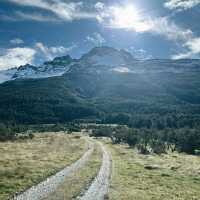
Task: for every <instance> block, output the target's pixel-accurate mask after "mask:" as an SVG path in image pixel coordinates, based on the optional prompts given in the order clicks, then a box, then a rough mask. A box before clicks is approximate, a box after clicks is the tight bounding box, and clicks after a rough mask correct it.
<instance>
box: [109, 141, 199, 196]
mask: <svg viewBox="0 0 200 200" xmlns="http://www.w3.org/2000/svg"><path fill="white" fill-rule="evenodd" d="M107 145H108V146H109V149H110V151H111V153H112V159H113V166H112V177H111V187H110V191H109V199H110V200H116V199H123V200H150V199H151V200H152V199H153V200H199V199H200V157H197V156H191V155H185V154H178V153H170V154H165V155H161V156H158V155H141V154H139V153H138V152H137V150H134V149H131V148H129V147H128V146H126V145H112V144H111V143H109V142H107ZM146 166H152V167H146Z"/></svg>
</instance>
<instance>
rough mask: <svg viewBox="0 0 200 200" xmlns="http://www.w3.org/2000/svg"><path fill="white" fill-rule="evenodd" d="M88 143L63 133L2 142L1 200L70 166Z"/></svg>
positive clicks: (0, 159) (0, 155)
mask: <svg viewBox="0 0 200 200" xmlns="http://www.w3.org/2000/svg"><path fill="white" fill-rule="evenodd" d="M85 145H86V143H85V140H84V139H82V138H77V137H75V136H74V135H67V134H64V133H59V134H55V133H48V134H47V133H42V134H35V137H34V138H33V139H32V140H30V139H28V140H22V139H21V140H15V141H7V142H6V141H4V142H0V200H5V199H7V198H8V197H10V196H12V195H13V194H15V193H16V192H20V191H24V190H25V189H27V188H29V187H31V186H32V185H35V184H37V183H39V182H41V181H42V180H44V179H45V178H46V177H48V176H50V175H53V174H55V173H56V172H57V171H59V170H61V169H63V168H64V167H66V166H67V165H70V164H71V163H73V162H74V161H76V160H77V159H79V158H80V157H81V155H82V154H83V153H84V151H85V148H86V147H85Z"/></svg>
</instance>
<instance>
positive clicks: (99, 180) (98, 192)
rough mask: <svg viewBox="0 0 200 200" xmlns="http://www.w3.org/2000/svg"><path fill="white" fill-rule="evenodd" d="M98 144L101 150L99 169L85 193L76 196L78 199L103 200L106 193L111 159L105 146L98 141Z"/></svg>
mask: <svg viewBox="0 0 200 200" xmlns="http://www.w3.org/2000/svg"><path fill="white" fill-rule="evenodd" d="M99 145H100V146H101V149H102V152H103V158H102V165H101V168H100V171H99V173H98V175H97V177H96V178H95V180H94V181H93V182H92V184H91V186H90V187H89V189H88V190H87V191H86V193H85V194H84V195H83V196H82V197H78V199H79V200H104V198H105V196H106V194H107V193H108V189H109V181H110V174H111V165H112V161H111V156H110V154H109V153H108V152H107V150H106V148H105V146H104V145H103V144H102V143H100V142H99Z"/></svg>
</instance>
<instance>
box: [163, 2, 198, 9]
mask: <svg viewBox="0 0 200 200" xmlns="http://www.w3.org/2000/svg"><path fill="white" fill-rule="evenodd" d="M199 4H200V0H167V2H165V3H164V6H165V7H166V8H169V9H170V10H173V9H178V10H179V11H181V10H187V9H190V8H193V7H194V6H197V5H199Z"/></svg>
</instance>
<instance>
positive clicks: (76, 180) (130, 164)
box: [0, 133, 200, 200]
mask: <svg viewBox="0 0 200 200" xmlns="http://www.w3.org/2000/svg"><path fill="white" fill-rule="evenodd" d="M88 145H89V146H88ZM87 152H88V153H87ZM85 154H86V157H85V156H84V155H85ZM0 155H1V156H0V200H5V199H8V198H9V197H11V196H12V195H13V194H14V193H15V192H19V191H24V190H25V189H27V188H29V187H31V186H32V185H37V184H38V183H40V182H42V181H44V180H45V179H46V178H47V177H49V176H51V175H54V174H56V172H59V171H60V170H62V169H65V168H67V170H68V175H67V176H66V177H64V178H63V181H62V182H61V184H60V185H57V186H56V187H55V190H54V191H53V192H50V193H49V194H48V195H46V197H45V198H44V197H42V198H41V199H42V200H70V199H83V200H85V199H87V200H88V199H91V200H97V199H98V200H103V199H110V200H152V199H153V200H199V199H200V189H199V188H200V157H198V156H191V155H186V154H178V153H169V154H163V155H160V156H159V155H142V154H139V153H138V152H137V151H136V150H135V149H132V148H129V147H128V146H127V145H113V144H112V143H111V142H110V141H109V140H107V139H99V140H98V141H97V140H95V139H89V138H88V137H86V136H85V135H83V136H81V135H79V134H72V135H67V134H64V133H57V134H55V133H48V134H36V136H35V138H34V139H33V140H21V141H16V142H5V143H0ZM81 158H84V159H85V158H86V159H85V161H84V162H81V165H80V162H79V160H80V159H81ZM76 163H79V167H77V165H76ZM73 166H76V167H73ZM71 168H74V169H75V170H71ZM70 170H71V171H70ZM69 172H70V173H69ZM53 177H55V176H53ZM50 179H51V178H50ZM50 179H49V180H50ZM47 180H48V179H47ZM47 182H48V181H47ZM50 182H51V181H50ZM36 187H37V186H36ZM44 193H45V192H44ZM23 194H24V193H23ZM19 199H23V198H19ZM32 199H34V198H31V199H29V200H32Z"/></svg>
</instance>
